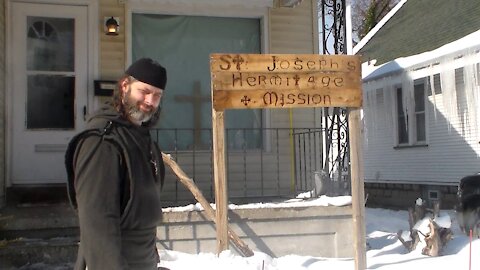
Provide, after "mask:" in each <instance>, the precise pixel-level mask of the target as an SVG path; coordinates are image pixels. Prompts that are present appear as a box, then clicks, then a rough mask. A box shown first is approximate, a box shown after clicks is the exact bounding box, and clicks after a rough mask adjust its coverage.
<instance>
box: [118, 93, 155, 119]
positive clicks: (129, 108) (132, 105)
mask: <svg viewBox="0 0 480 270" xmlns="http://www.w3.org/2000/svg"><path fill="white" fill-rule="evenodd" d="M130 91H131V90H130V89H128V91H127V93H126V94H125V96H124V97H123V106H124V107H125V113H126V114H127V116H128V117H129V118H130V119H132V120H134V121H137V122H140V123H143V122H147V121H148V120H150V119H151V118H152V116H153V115H154V114H155V112H156V110H151V111H150V112H144V111H142V110H141V109H140V106H139V102H137V101H136V100H133V99H132V98H131V97H130Z"/></svg>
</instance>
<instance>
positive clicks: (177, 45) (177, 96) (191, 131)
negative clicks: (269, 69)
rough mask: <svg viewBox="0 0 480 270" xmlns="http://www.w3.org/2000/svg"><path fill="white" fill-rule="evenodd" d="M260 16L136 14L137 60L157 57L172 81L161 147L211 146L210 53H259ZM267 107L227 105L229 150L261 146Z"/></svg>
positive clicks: (161, 125)
mask: <svg viewBox="0 0 480 270" xmlns="http://www.w3.org/2000/svg"><path fill="white" fill-rule="evenodd" d="M260 25H261V24H260V19H259V18H230V17H225V18H220V17H204V16H170V15H157V14H137V13H134V14H132V60H136V59H139V58H141V57H152V58H153V59H155V60H157V61H159V63H161V64H162V65H164V66H165V68H166V69H167V72H168V83H167V86H166V90H165V95H164V98H163V99H162V110H163V112H165V113H164V115H166V114H168V116H163V115H162V116H161V117H162V118H161V119H160V121H159V126H158V127H159V128H161V129H163V130H162V132H161V133H160V137H159V142H160V145H161V147H162V149H165V150H171V149H178V150H190V149H208V147H209V144H210V142H211V119H212V117H211V103H210V91H211V87H210V80H211V78H210V66H209V65H210V59H209V56H210V54H211V53H222V52H224V53H260V51H261V50H260V37H261V36H260ZM262 124H263V122H262V110H258V109H257V110H228V111H226V112H225V127H226V128H227V129H228V130H227V132H226V137H228V142H229V144H228V147H229V149H238V150H240V149H244V148H247V149H259V148H261V144H262V134H261V128H262V127H263V126H262Z"/></svg>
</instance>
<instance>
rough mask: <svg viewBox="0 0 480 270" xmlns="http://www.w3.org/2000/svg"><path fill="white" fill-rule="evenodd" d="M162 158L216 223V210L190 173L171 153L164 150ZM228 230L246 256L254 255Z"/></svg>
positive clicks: (228, 228) (234, 242) (230, 236)
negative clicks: (187, 172)
mask: <svg viewBox="0 0 480 270" xmlns="http://www.w3.org/2000/svg"><path fill="white" fill-rule="evenodd" d="M162 159H163V162H165V164H167V165H168V166H170V168H171V169H172V171H173V172H174V173H175V174H176V175H177V177H178V180H179V181H180V182H181V183H182V184H183V185H184V186H185V187H187V188H188V189H189V190H190V192H192V194H193V196H194V197H195V199H197V201H198V202H199V203H200V204H201V205H202V206H203V209H204V210H205V213H206V215H207V217H208V218H209V219H210V220H212V221H213V222H214V223H216V214H215V210H214V209H213V208H212V206H210V203H209V202H208V201H207V199H206V198H205V196H203V194H202V191H200V189H199V188H198V187H197V185H195V183H194V182H193V180H192V179H191V178H190V177H188V175H187V174H186V173H185V172H184V171H183V170H182V169H181V168H180V166H178V164H177V163H176V162H175V161H174V160H173V159H172V158H171V157H170V155H167V154H165V153H163V152H162ZM227 230H228V238H230V240H231V241H232V243H233V244H234V245H235V246H236V247H237V248H238V249H239V250H240V252H241V253H242V254H243V255H244V256H245V257H251V256H253V251H252V250H251V249H250V248H249V247H248V245H247V244H245V242H243V241H242V239H240V237H238V235H237V234H236V233H235V232H234V231H232V229H230V227H228V226H227Z"/></svg>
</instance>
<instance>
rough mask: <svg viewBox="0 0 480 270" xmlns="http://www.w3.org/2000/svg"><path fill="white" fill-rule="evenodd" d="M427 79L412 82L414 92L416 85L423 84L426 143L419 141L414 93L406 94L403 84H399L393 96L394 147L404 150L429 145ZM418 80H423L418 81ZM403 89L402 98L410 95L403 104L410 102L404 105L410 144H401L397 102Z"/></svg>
mask: <svg viewBox="0 0 480 270" xmlns="http://www.w3.org/2000/svg"><path fill="white" fill-rule="evenodd" d="M426 79H428V78H420V79H415V80H414V81H413V82H412V86H413V87H414V88H413V89H412V91H415V85H418V84H423V91H424V95H423V102H424V114H425V141H417V121H416V112H415V97H414V92H412V93H405V87H404V85H402V84H401V83H397V84H394V85H393V91H394V93H393V95H392V99H393V101H392V103H393V105H394V106H392V109H393V116H394V117H393V121H394V123H393V126H394V131H393V135H394V136H393V137H394V147H398V148H402V147H410V146H426V145H428V137H429V131H428V119H429V117H428V106H427V92H426V91H427V89H426V87H427V81H426ZM416 80H421V81H417V82H415V81H416ZM398 88H402V96H405V95H406V94H407V95H409V97H408V98H403V100H402V102H408V104H403V105H404V106H405V105H406V106H407V112H406V116H407V118H408V121H407V133H408V134H407V136H408V142H407V143H400V142H399V135H398V128H399V123H398V101H397V98H398V97H397V89H398Z"/></svg>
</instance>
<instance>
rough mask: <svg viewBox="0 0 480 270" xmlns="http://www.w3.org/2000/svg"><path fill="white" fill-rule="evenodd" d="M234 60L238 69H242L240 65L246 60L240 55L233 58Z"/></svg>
mask: <svg viewBox="0 0 480 270" xmlns="http://www.w3.org/2000/svg"><path fill="white" fill-rule="evenodd" d="M232 62H233V63H235V64H237V70H240V65H241V64H242V63H243V62H244V60H243V58H242V57H241V56H240V55H237V56H235V57H234V58H233V60H232Z"/></svg>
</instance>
